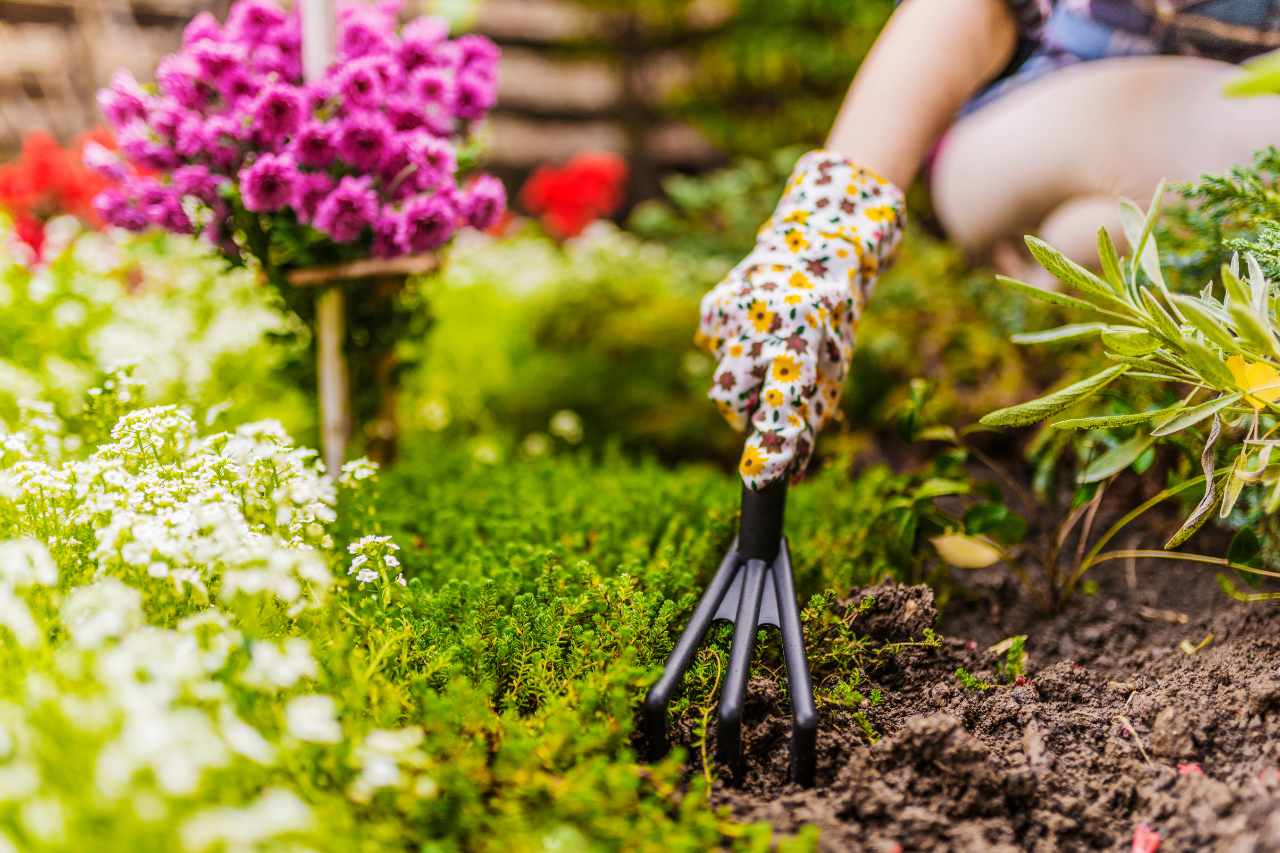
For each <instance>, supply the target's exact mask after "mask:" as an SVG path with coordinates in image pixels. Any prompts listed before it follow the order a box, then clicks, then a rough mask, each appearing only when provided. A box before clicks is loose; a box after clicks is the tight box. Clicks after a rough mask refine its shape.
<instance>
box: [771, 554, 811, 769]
mask: <svg viewBox="0 0 1280 853" xmlns="http://www.w3.org/2000/svg"><path fill="white" fill-rule="evenodd" d="M773 583H774V588H775V590H776V592H777V596H778V616H779V621H780V623H781V624H780V625H779V629H780V631H781V633H782V654H783V659H784V660H785V661H786V665H787V687H788V689H789V692H790V693H791V768H790V776H791V781H792V782H795V783H796V784H798V785H802V786H803V787H806V788H811V787H813V774H814V770H815V768H816V766H817V742H818V713H817V710H816V709H815V708H814V700H813V682H812V680H811V679H810V677H809V661H808V656H807V655H806V654H805V648H804V631H803V629H802V627H801V625H800V605H799V602H798V601H797V600H796V585H795V579H794V578H793V577H792V574H791V553H790V551H789V549H788V548H787V541H786V539H783V540H782V547H781V548H780V549H779V551H778V558H777V559H776V560H774V561H773Z"/></svg>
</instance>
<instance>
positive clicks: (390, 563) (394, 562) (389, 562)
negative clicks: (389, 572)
mask: <svg viewBox="0 0 1280 853" xmlns="http://www.w3.org/2000/svg"><path fill="white" fill-rule="evenodd" d="M382 562H383V563H385V564H386V566H387V568H389V569H394V568H395V567H396V566H398V565H400V560H399V559H398V558H397V557H393V556H392V555H390V554H388V555H387V556H385V557H383V558H382Z"/></svg>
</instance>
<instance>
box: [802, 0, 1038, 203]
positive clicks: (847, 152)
mask: <svg viewBox="0 0 1280 853" xmlns="http://www.w3.org/2000/svg"><path fill="white" fill-rule="evenodd" d="M1017 43H1018V19H1017V17H1016V16H1015V15H1014V13H1013V12H1012V11H1010V9H1009V6H1008V4H1007V2H1006V0H905V2H904V3H903V4H902V5H901V6H899V7H898V9H897V11H895V12H894V13H893V17H892V18H890V19H889V23H888V25H887V26H886V27H885V28H884V31H883V32H882V33H881V34H880V37H879V38H878V39H876V43H875V46H874V47H873V48H872V49H871V53H870V54H868V56H867V58H866V60H865V61H864V62H863V63H862V67H861V68H860V69H859V70H858V76H857V78H856V79H855V80H854V81H853V86H852V88H850V89H849V94H848V96H847V97H846V98H845V102H844V106H842V107H841V108H840V114H839V115H838V116H837V117H836V122H835V126H834V127H832V129H831V136H830V137H829V138H828V139H827V144H826V148H827V149H828V150H831V151H835V152H837V153H839V154H841V155H843V156H845V157H847V158H849V159H850V160H852V161H854V162H855V163H860V164H862V165H864V166H867V167H869V168H871V169H874V170H875V171H876V172H878V173H880V174H881V175H883V176H884V177H886V178H888V179H889V180H890V181H892V182H893V183H895V184H897V185H898V186H900V187H905V186H909V185H910V184H911V181H912V180H913V179H914V178H915V175H916V172H917V171H919V169H920V165H921V163H923V162H924V158H925V155H926V154H927V153H928V151H929V148H930V146H932V145H933V143H934V141H935V140H936V139H937V138H938V137H939V136H940V135H941V134H942V132H943V131H945V130H946V129H947V127H948V126H949V125H950V124H951V122H952V121H954V119H955V116H956V113H957V111H959V109H960V108H961V107H962V106H964V104H965V103H966V102H967V101H968V100H969V99H970V98H971V97H973V95H974V94H975V93H976V92H977V91H978V90H979V89H981V88H982V86H984V85H985V84H986V83H987V82H989V81H990V80H992V79H993V78H994V77H995V76H996V75H997V74H999V73H1000V71H1001V70H1003V69H1004V67H1005V66H1006V65H1008V63H1009V61H1010V59H1012V58H1013V53H1014V50H1015V49H1016V47H1017Z"/></svg>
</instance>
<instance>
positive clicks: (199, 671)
mask: <svg viewBox="0 0 1280 853" xmlns="http://www.w3.org/2000/svg"><path fill="white" fill-rule="evenodd" d="M144 397H145V391H144V388H143V386H142V384H141V383H140V382H138V381H137V380H136V379H133V378H131V377H129V376H128V375H127V374H125V373H118V374H115V375H113V376H112V377H111V379H110V384H109V385H108V386H104V387H102V388H100V389H96V390H95V392H94V393H92V394H90V402H89V403H88V404H87V405H86V407H85V410H84V411H85V414H84V416H83V417H81V418H80V419H79V420H78V421H75V422H73V423H72V424H70V425H68V424H64V423H62V422H61V421H59V419H58V418H57V417H56V416H55V414H54V411H53V409H52V407H51V406H49V405H48V404H40V405H35V406H29V407H27V409H26V410H25V411H26V414H25V415H24V418H23V420H22V422H21V423H20V425H19V428H18V429H16V430H14V431H12V432H7V433H0V454H2V455H0V672H3V673H4V676H5V677H4V678H3V679H2V680H0V780H4V781H5V785H4V786H3V788H0V792H2V796H0V844H3V842H4V841H5V840H7V841H9V842H10V843H11V844H12V845H13V846H15V847H16V848H17V849H22V850H32V851H46V850H48V851H65V850H82V849H88V848H89V847H93V848H95V849H113V850H114V849H164V850H179V849H180V850H184V851H196V853H199V851H204V850H217V849H242V850H262V851H275V850H280V851H283V850H297V849H300V847H299V845H301V848H305V849H312V850H322V851H357V850H366V849H388V850H436V851H452V850H468V851H471V850H478V851H484V850H494V851H497V850H524V849H540V848H542V847H545V846H546V845H548V844H551V845H554V846H559V847H564V848H568V849H593V850H595V849H603V850H612V849H629V850H630V849H639V850H650V849H651V850H689V851H695V850H706V849H742V850H766V849H769V845H770V835H771V833H770V831H769V828H768V827H767V826H765V825H758V826H739V825H735V824H733V823H731V822H729V821H728V820H727V819H725V818H724V817H723V816H721V815H719V814H717V813H715V812H713V811H712V810H711V809H710V808H709V807H708V805H707V799H706V797H707V791H708V785H709V781H710V780H711V779H713V778H714V767H712V766H710V765H709V764H707V763H706V762H705V761H703V762H702V771H703V772H701V773H699V772H693V773H692V774H690V773H689V771H687V769H686V767H685V764H684V762H685V759H686V754H685V753H684V752H683V751H677V752H676V753H674V754H673V755H672V756H671V757H670V758H669V759H667V760H665V761H663V762H660V763H659V764H656V765H641V764H638V763H637V761H636V756H635V753H634V751H633V748H632V739H633V737H634V713H635V709H636V708H637V707H638V703H639V701H640V698H641V697H642V696H643V694H644V692H645V690H646V689H647V688H648V686H649V685H650V684H651V683H652V681H653V679H654V677H655V676H656V674H657V667H658V666H659V665H660V664H661V663H662V661H663V660H664V659H665V657H666V655H667V654H668V653H669V652H670V650H671V646H672V643H673V641H674V636H675V633H676V631H677V630H678V629H679V628H680V627H681V626H682V624H683V622H684V620H685V619H687V618H688V615H689V612H690V610H691V609H692V607H693V604H694V602H695V601H696V598H697V595H698V594H699V593H700V592H701V589H702V586H703V584H705V583H706V581H707V579H708V578H709V576H710V574H711V573H712V572H713V571H714V568H715V566H716V564H717V563H718V561H719V559H720V557H721V555H722V552H723V550H724V549H725V548H726V547H727V545H728V543H729V541H730V540H731V538H732V536H733V532H734V529H735V527H736V519H735V515H736V513H735V509H736V506H737V502H738V498H739V493H738V488H739V483H738V481H737V478H736V477H732V476H730V475H726V474H724V473H721V472H720V471H719V470H717V469H715V468H713V467H710V466H706V465H701V466H699V465H690V466H683V467H679V468H676V469H669V468H664V467H662V466H660V465H658V464H657V463H656V462H654V461H640V462H634V461H627V459H626V458H625V457H624V455H623V454H622V453H620V452H619V451H617V450H616V449H608V448H606V449H605V450H604V451H602V452H601V454H600V455H599V456H597V455H595V454H593V453H592V452H591V451H589V450H586V449H583V450H578V451H573V452H568V451H564V452H557V453H550V454H547V455H545V456H541V457H535V458H530V459H522V460H517V461H514V462H512V463H510V464H486V463H485V462H483V461H481V460H480V459H477V456H476V454H475V453H474V452H473V451H472V449H471V448H470V447H468V446H467V445H465V444H457V443H453V442H449V441H447V440H444V439H435V440H428V441H423V442H420V443H418V444H417V445H416V446H413V447H411V448H410V450H409V452H408V453H407V454H406V459H405V462H404V464H403V465H401V466H400V467H398V468H396V469H395V470H393V471H390V472H387V473H386V474H385V475H381V476H380V475H379V474H378V473H377V471H376V469H375V468H373V467H372V466H370V465H368V464H367V463H364V462H354V463H351V464H349V465H348V466H347V467H346V469H344V472H343V475H342V477H341V481H340V485H339V488H338V489H337V490H336V492H335V489H334V486H333V485H331V484H330V483H329V481H328V480H327V479H324V478H321V477H319V476H318V475H317V473H316V470H315V468H314V454H313V453H312V452H311V451H307V450H304V449H301V448H298V447H296V446H295V445H294V444H293V443H292V441H291V440H290V439H289V437H288V436H287V434H286V433H285V432H284V431H283V430H282V429H281V428H280V426H279V425H278V424H276V423H273V422H259V423H255V424H247V425H244V426H242V427H240V428H239V429H237V430H236V431H235V432H233V433H221V434H218V433H214V434H202V431H201V430H200V428H199V427H198V425H197V422H196V421H195V419H193V418H192V416H191V415H190V413H189V412H187V411H185V410H184V409H181V408H178V407H175V406H151V407H146V406H145V399H144ZM72 436H75V437H76V438H78V439H79V440H78V441H69V440H68V439H69V438H71V437H72ZM847 461H848V460H847V459H844V460H841V464H838V465H831V466H828V467H827V468H826V469H825V470H823V471H822V472H821V473H820V474H818V475H817V476H816V477H814V478H813V479H812V480H811V481H810V482H808V483H806V484H803V485H801V486H799V487H797V488H796V489H795V490H794V491H793V492H792V495H791V502H790V507H789V509H790V517H789V521H788V533H789V535H790V537H791V541H792V543H793V553H794V555H795V563H796V566H797V575H798V580H799V583H800V587H801V589H802V594H803V596H804V600H806V601H807V602H808V605H807V606H806V607H805V608H804V610H803V613H802V619H803V623H804V630H805V632H806V638H807V642H808V644H809V649H810V657H811V666H812V671H813V674H814V678H815V682H816V683H817V686H818V691H819V696H820V698H821V699H822V700H823V701H830V702H834V703H841V704H848V702H850V701H852V700H853V699H854V698H855V697H856V698H857V703H858V704H861V703H862V702H865V701H870V702H871V703H872V704H875V703H876V702H877V701H878V695H877V694H876V693H875V692H874V691H873V692H872V693H871V699H869V700H868V699H866V698H865V697H862V696H861V694H860V693H857V691H856V690H855V689H854V688H856V687H857V686H858V685H860V684H861V683H863V681H864V679H865V674H866V672H867V671H868V670H869V669H872V668H874V667H875V666H876V665H877V663H878V662H879V661H880V660H882V659H883V658H884V657H885V656H886V655H889V654H893V653H895V647H889V648H885V649H874V648H872V647H871V646H869V645H868V644H867V642H866V641H864V640H863V639H861V638H859V637H857V636H856V635H855V634H854V633H853V632H852V630H851V629H850V627H849V625H850V622H851V619H852V617H853V616H854V615H856V613H857V612H859V608H858V607H846V606H845V605H844V604H842V603H841V600H840V599H842V598H843V594H844V593H845V592H846V591H847V589H848V586H849V585H850V584H854V583H859V584H861V583H867V582H870V581H872V580H876V579H879V578H880V577H881V576H883V575H884V574H892V575H897V576H899V577H905V576H908V575H909V574H910V573H912V572H914V571H917V570H918V566H919V559H920V552H919V548H918V546H917V542H918V540H920V538H921V534H920V533H919V531H920V530H921V529H923V526H924V525H927V518H928V517H929V516H930V513H931V512H932V508H931V507H932V501H933V498H934V497H935V496H937V495H939V494H948V493H953V492H955V491H957V490H963V488H964V485H963V484H962V483H957V482H955V481H953V480H947V479H946V478H945V477H944V476H943V475H945V474H947V473H948V472H950V473H954V471H953V470H951V468H947V469H935V470H929V471H925V472H922V473H921V474H917V475H895V474H891V473H890V472H889V471H888V470H887V469H884V468H873V469H870V470H868V471H867V472H864V473H863V474H862V475H860V476H857V477H851V476H850V475H849V473H848V471H849V469H848V466H847V464H844V463H846V462H847ZM953 467H954V466H952V468H953ZM864 603H865V602H864ZM728 642H729V632H728V630H727V629H718V630H717V631H715V632H713V636H712V637H711V638H710V642H709V643H708V644H707V646H706V648H705V649H704V650H703V651H702V653H701V654H700V656H699V659H698V661H697V662H696V664H695V666H694V668H693V670H692V671H691V673H690V676H689V678H688V680H687V681H686V685H685V690H684V694H683V695H682V696H681V697H680V698H679V699H678V701H677V702H676V703H674V705H673V714H675V715H677V716H681V715H689V716H691V717H692V718H693V719H697V718H704V719H705V718H706V715H707V710H708V709H709V708H711V707H712V706H713V705H714V701H715V698H716V697H715V686H716V681H717V679H716V672H717V657H718V658H719V659H720V660H723V658H724V655H725V654H726V653H727V650H728ZM936 642H937V639H936V638H935V637H933V636H932V635H929V636H926V637H922V638H917V642H916V643H915V644H916V645H919V644H936ZM777 658H778V651H777V649H776V648H774V644H771V643H766V644H763V645H762V647H761V654H760V657H759V659H758V661H757V667H758V669H757V674H759V675H765V676H769V677H775V678H779V677H780V676H779V675H778V673H779V672H780V670H781V667H780V666H779V663H780V662H779V660H778V659H777ZM784 695H785V693H784ZM855 710H857V709H856V708H855ZM704 734H705V730H704ZM875 736H876V735H875V732H874V731H873V730H870V729H868V737H869V738H871V739H874V737H875ZM693 750H694V755H695V763H697V759H696V756H697V755H698V753H699V750H701V751H703V752H705V742H702V743H695V744H693ZM815 842H816V836H815V834H814V833H813V832H812V831H806V832H805V833H802V834H801V835H800V836H798V837H797V838H796V839H793V840H785V839H784V840H783V841H782V842H780V847H781V846H783V845H784V843H785V845H786V846H789V849H796V850H799V849H812V848H813V845H814V844H815Z"/></svg>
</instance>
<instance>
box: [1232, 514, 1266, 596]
mask: <svg viewBox="0 0 1280 853" xmlns="http://www.w3.org/2000/svg"><path fill="white" fill-rule="evenodd" d="M1227 562H1229V563H1238V564H1239V565H1242V566H1249V567H1251V568H1255V569H1260V568H1262V542H1261V540H1259V539H1258V534H1256V533H1254V532H1253V528H1252V527H1242V528H1240V531H1239V532H1238V533H1236V535H1235V536H1234V537H1232V539H1231V544H1230V545H1228V546H1227ZM1232 568H1235V567H1234V566H1233V567H1232ZM1235 572H1236V577H1238V578H1240V580H1242V581H1244V582H1245V583H1247V584H1248V585H1249V586H1251V587H1253V588H1254V589H1257V588H1258V587H1260V586H1262V576H1261V575H1255V574H1253V573H1252V572H1242V571H1240V570H1239V569H1235Z"/></svg>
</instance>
